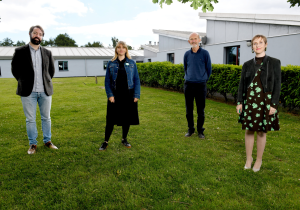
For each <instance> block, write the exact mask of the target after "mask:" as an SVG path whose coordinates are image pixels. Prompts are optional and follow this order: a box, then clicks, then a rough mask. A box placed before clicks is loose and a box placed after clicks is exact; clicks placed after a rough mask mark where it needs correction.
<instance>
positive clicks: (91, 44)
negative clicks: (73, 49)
mask: <svg viewBox="0 0 300 210" xmlns="http://www.w3.org/2000/svg"><path fill="white" fill-rule="evenodd" d="M83 47H104V46H103V44H102V43H101V42H95V41H94V42H93V43H90V42H88V43H87V44H85V45H84V46H83Z"/></svg>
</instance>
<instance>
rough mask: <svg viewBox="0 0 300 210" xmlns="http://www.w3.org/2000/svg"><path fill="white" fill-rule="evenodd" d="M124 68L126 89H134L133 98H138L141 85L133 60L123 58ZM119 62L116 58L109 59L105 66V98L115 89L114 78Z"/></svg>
mask: <svg viewBox="0 0 300 210" xmlns="http://www.w3.org/2000/svg"><path fill="white" fill-rule="evenodd" d="M125 59H126V61H125V64H124V67H125V70H126V73H127V83H128V89H134V96H133V97H134V98H138V99H139V98H140V94H141V86H140V78H139V73H138V71H137V67H136V64H135V62H134V61H133V60H131V59H128V58H127V57H126V58H125ZM118 69H119V63H118V61H117V59H116V60H114V61H109V62H108V64H107V68H106V75H105V91H106V95H107V98H110V97H112V96H114V94H113V91H112V90H115V89H116V80H117V76H118Z"/></svg>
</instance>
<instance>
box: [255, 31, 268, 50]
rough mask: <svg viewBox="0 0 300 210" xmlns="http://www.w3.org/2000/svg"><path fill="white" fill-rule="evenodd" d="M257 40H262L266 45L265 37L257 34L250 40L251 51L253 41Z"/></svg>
mask: <svg viewBox="0 0 300 210" xmlns="http://www.w3.org/2000/svg"><path fill="white" fill-rule="evenodd" d="M258 38H262V39H263V40H264V42H265V44H267V37H265V36H264V35H261V34H257V35H255V36H254V37H253V38H252V40H251V47H252V49H253V41H254V40H255V39H258Z"/></svg>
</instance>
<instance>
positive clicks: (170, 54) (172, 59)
mask: <svg viewBox="0 0 300 210" xmlns="http://www.w3.org/2000/svg"><path fill="white" fill-rule="evenodd" d="M167 56H168V61H170V62H171V63H174V53H168V54H167Z"/></svg>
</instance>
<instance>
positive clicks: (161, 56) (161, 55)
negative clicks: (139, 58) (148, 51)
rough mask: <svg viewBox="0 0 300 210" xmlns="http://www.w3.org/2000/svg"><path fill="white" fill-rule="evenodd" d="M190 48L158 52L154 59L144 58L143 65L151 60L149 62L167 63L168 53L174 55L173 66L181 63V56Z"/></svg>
mask: <svg viewBox="0 0 300 210" xmlns="http://www.w3.org/2000/svg"><path fill="white" fill-rule="evenodd" d="M190 49H191V48H190V47H188V48H182V49H177V50H169V51H162V52H158V53H157V56H156V57H145V58H144V63H147V62H148V59H151V62H156V61H167V60H168V56H167V54H168V53H174V64H179V63H183V56H184V54H185V52H186V51H188V50H190Z"/></svg>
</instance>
